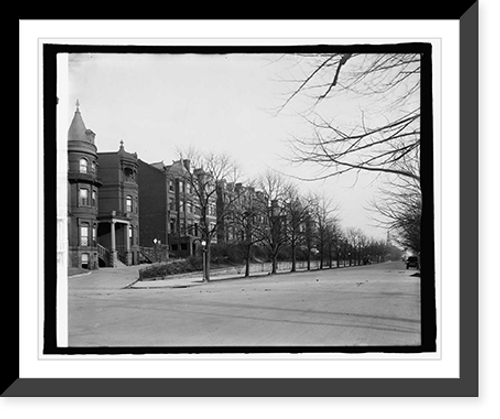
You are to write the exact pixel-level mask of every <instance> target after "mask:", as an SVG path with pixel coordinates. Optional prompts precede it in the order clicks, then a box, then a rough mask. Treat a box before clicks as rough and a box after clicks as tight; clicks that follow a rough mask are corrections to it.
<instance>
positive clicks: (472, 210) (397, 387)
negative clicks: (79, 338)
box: [2, 2, 479, 398]
mask: <svg viewBox="0 0 500 419" xmlns="http://www.w3.org/2000/svg"><path fill="white" fill-rule="evenodd" d="M478 64H479V3H478V2H475V3H474V4H473V5H472V6H470V7H469V8H468V9H467V11H466V12H465V13H463V14H462V15H461V17H460V97H461V100H460V149H461V152H460V156H461V157H460V170H461V177H460V197H461V198H460V310H461V322H460V378H457V379H418V380H417V379H415V380H412V379H367V380H363V379H292V380H285V379H199V380H193V379H161V380H158V379H155V380H149V379H129V380H119V379H86V380H80V379H20V378H19V368H17V371H16V368H14V371H11V372H10V376H8V375H7V374H5V376H4V377H3V383H2V384H4V385H2V390H3V389H4V388H5V390H3V394H2V397H4V398H10V397H45V396H56V397H63V396H90V397H92V396H101V397H102V396H111V397H112V396H122V397H131V396H134V397H141V396H143V397H145V396H148V397H154V396H193V397H195V396H316V397H318V396H358V397H363V396H371V397H376V396H478V395H479V336H478V323H479V307H478V305H479V251H478V249H479V217H478V216H479V213H478V212H479V207H478V203H479V192H478V191H479V112H478V110H479V101H478V99H479V74H478V70H479V68H478V67H479V66H478ZM465 159H467V160H465ZM45 209H46V210H50V209H51V208H45ZM52 210H54V209H52ZM12 283H13V284H12ZM12 283H11V284H10V286H8V287H9V288H8V289H9V291H10V292H11V294H10V295H11V296H12V298H14V297H17V301H19V290H18V287H17V284H15V283H14V281H12ZM14 311H16V310H14ZM16 312H17V311H16ZM14 317H15V316H14ZM10 318H11V319H12V316H10ZM17 320H18V322H17V325H15V326H18V324H19V319H17ZM13 329H14V333H13V334H12V337H11V338H10V339H9V348H7V349H10V350H11V357H10V358H4V359H8V360H9V361H8V362H9V364H11V365H13V364H14V362H13V361H14V360H17V361H18V359H19V348H18V347H16V345H15V344H13V345H11V343H14V342H18V341H19V340H18V329H17V328H16V327H14V328H13ZM16 329H17V330H16ZM4 349H5V345H4ZM4 362H5V361H4ZM17 365H19V362H17Z"/></svg>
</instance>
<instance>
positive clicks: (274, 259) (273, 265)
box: [271, 253, 278, 275]
mask: <svg viewBox="0 0 500 419" xmlns="http://www.w3.org/2000/svg"><path fill="white" fill-rule="evenodd" d="M277 265H278V254H277V253H276V254H274V255H273V261H272V267H271V275H274V274H276V271H277Z"/></svg>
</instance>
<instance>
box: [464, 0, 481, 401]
mask: <svg viewBox="0 0 500 419" xmlns="http://www.w3.org/2000/svg"><path fill="white" fill-rule="evenodd" d="M478 91H479V2H478V1H477V0H476V1H475V2H474V3H473V4H472V5H471V7H470V8H469V9H468V10H467V11H466V12H465V13H464V14H463V15H462V17H461V18H460V380H459V382H460V384H461V387H462V390H463V392H464V393H466V394H465V395H467V396H472V397H478V396H479V346H478V345H479V254H478V249H479V240H478V222H479V209H478V205H479V195H478V193H479V188H478V187H479V152H478V150H479V138H478V137H479V97H478ZM465 168H467V169H466V170H467V171H465ZM465 307H467V314H465V313H464V308H465Z"/></svg>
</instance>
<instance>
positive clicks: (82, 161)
mask: <svg viewBox="0 0 500 419" xmlns="http://www.w3.org/2000/svg"><path fill="white" fill-rule="evenodd" d="M88 168H89V162H88V161H87V159H83V158H81V159H80V173H87V172H88Z"/></svg>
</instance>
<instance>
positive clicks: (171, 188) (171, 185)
mask: <svg viewBox="0 0 500 419" xmlns="http://www.w3.org/2000/svg"><path fill="white" fill-rule="evenodd" d="M168 190H169V191H172V192H173V191H174V182H173V181H171V180H169V181H168Z"/></svg>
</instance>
